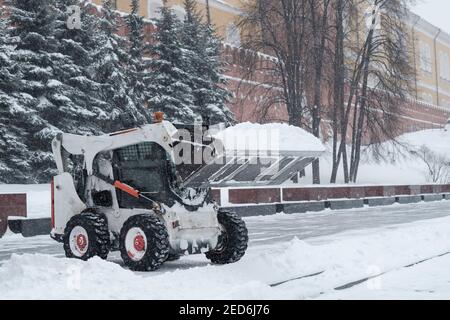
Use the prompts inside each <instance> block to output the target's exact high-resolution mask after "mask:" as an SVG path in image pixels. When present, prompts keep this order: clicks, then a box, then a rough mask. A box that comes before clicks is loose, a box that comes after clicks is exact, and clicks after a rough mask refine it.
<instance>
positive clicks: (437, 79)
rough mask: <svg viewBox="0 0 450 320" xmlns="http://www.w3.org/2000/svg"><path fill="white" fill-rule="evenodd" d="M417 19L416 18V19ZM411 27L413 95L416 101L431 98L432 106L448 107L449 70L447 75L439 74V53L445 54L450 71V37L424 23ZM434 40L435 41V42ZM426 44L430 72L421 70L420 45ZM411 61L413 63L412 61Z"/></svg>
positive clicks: (420, 21)
mask: <svg viewBox="0 0 450 320" xmlns="http://www.w3.org/2000/svg"><path fill="white" fill-rule="evenodd" d="M416 18H417V19H418V17H416ZM417 19H416V21H419V22H415V23H413V24H412V25H411V34H412V35H413V41H414V49H415V50H414V51H413V54H414V55H415V57H414V60H415V61H416V63H415V67H416V73H417V75H416V77H417V91H416V92H415V95H416V96H417V99H418V100H424V101H426V100H428V99H427V97H428V98H429V97H431V99H432V101H426V102H431V103H432V104H437V105H440V106H450V70H448V73H449V75H447V77H445V74H443V73H442V72H441V64H442V63H443V61H442V59H443V58H444V57H441V53H446V54H447V65H448V68H447V69H450V36H449V35H448V34H447V33H445V32H444V31H439V29H438V28H436V27H434V26H432V25H431V24H429V23H428V22H426V21H423V20H417ZM435 38H436V40H435ZM422 44H427V45H428V46H429V48H430V52H431V65H432V68H431V72H428V71H425V70H423V68H422V66H421V45H422ZM414 60H413V61H414Z"/></svg>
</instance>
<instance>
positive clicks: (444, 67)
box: [439, 52, 450, 80]
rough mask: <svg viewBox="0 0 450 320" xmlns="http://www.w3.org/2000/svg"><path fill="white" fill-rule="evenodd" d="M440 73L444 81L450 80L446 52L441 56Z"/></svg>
mask: <svg viewBox="0 0 450 320" xmlns="http://www.w3.org/2000/svg"><path fill="white" fill-rule="evenodd" d="M439 73H440V74H441V78H442V79H444V80H450V66H449V61H448V54H447V53H446V52H440V54H439Z"/></svg>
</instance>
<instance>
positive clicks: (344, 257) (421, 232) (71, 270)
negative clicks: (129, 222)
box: [0, 217, 450, 299]
mask: <svg viewBox="0 0 450 320" xmlns="http://www.w3.org/2000/svg"><path fill="white" fill-rule="evenodd" d="M448 251H450V218H449V217H446V218H441V219H436V220H428V221H421V222H415V223H411V224H405V225H401V226H396V227H393V226H390V227H385V228H378V229H371V230H360V231H352V232H347V233H343V234H341V235H338V236H336V235H335V236H333V237H332V238H331V237H329V238H328V237H323V238H316V239H314V240H310V241H308V242H304V241H300V240H298V239H297V238H294V239H293V240H291V241H290V242H287V243H284V244H281V245H274V246H265V247H264V246H260V247H256V248H254V249H252V250H249V252H248V254H247V255H246V256H245V257H244V258H243V259H242V260H241V261H240V262H238V263H235V264H231V265H225V266H213V265H209V264H208V262H207V261H206V260H205V258H203V257H200V256H199V257H187V258H183V259H182V261H179V262H172V263H167V264H166V265H165V266H164V267H163V268H162V269H161V270H160V271H158V272H156V273H133V272H131V271H129V270H127V269H124V268H123V267H121V266H120V265H119V264H117V263H115V262H112V261H103V260H101V259H98V258H94V259H92V260H90V261H88V262H82V261H79V260H70V259H66V258H57V257H52V256H48V255H42V254H34V255H30V254H25V255H13V256H12V258H11V259H10V260H8V261H7V262H5V263H4V264H3V265H2V266H1V267H0V283H2V286H0V296H1V297H2V298H4V299H18V298H19V299H51V298H58V299H301V298H320V297H321V293H323V292H325V293H333V292H334V291H333V288H335V287H337V286H341V285H344V284H346V283H349V282H352V281H356V280H359V279H363V278H365V277H367V276H371V275H374V274H378V273H380V272H385V271H391V270H395V269H397V268H401V267H402V266H404V265H407V264H410V263H414V262H417V261H419V260H421V259H424V258H428V257H431V256H434V255H438V254H442V253H444V252H448ZM110 259H111V258H110ZM185 260H186V265H183V264H181V263H184V262H185ZM180 264H181V265H180ZM193 265H196V266H195V267H192V266H193ZM173 267H175V268H176V269H175V270H174V271H172V270H173V269H172V268H173ZM186 268H188V269H186ZM171 269H172V270H171ZM321 271H323V273H322V274H320V275H318V276H315V277H309V278H304V279H300V280H296V281H292V282H288V283H285V284H282V285H279V286H275V287H272V286H270V284H274V283H277V282H281V281H284V280H288V279H292V278H296V277H299V276H304V275H308V274H312V273H318V272H321ZM364 285H367V284H362V286H364ZM395 298H401V297H395Z"/></svg>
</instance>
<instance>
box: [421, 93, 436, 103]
mask: <svg viewBox="0 0 450 320" xmlns="http://www.w3.org/2000/svg"><path fill="white" fill-rule="evenodd" d="M421 97H422V101H423V102H426V103H429V104H433V96H432V95H431V93H427V92H422V94H421Z"/></svg>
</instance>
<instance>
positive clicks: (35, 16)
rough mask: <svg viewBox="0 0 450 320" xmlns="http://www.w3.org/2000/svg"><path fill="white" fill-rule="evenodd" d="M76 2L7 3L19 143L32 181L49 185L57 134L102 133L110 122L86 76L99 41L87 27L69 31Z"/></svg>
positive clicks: (15, 0) (12, 0)
mask: <svg viewBox="0 0 450 320" xmlns="http://www.w3.org/2000/svg"><path fill="white" fill-rule="evenodd" d="M73 3H75V1H68V0H27V1H22V0H10V1H9V2H8V4H9V6H10V12H11V14H10V16H9V25H10V26H11V28H9V36H11V37H14V38H15V39H16V47H15V49H14V50H13V51H12V52H11V54H10V59H11V65H14V67H15V75H16V77H17V79H16V84H15V85H14V86H13V87H12V88H10V91H9V93H10V95H12V96H13V97H15V98H16V104H13V106H15V107H14V108H11V107H10V110H9V112H10V117H11V119H14V118H17V117H19V118H20V121H19V119H16V120H14V121H16V122H18V123H19V124H20V125H23V128H24V129H25V132H26V135H25V136H23V137H21V139H20V140H21V142H22V143H23V144H24V145H25V146H26V147H27V154H28V155H27V159H26V164H27V166H28V167H29V168H30V175H29V177H28V182H45V181H48V179H49V178H50V176H51V174H53V173H54V161H53V155H52V153H51V140H52V139H53V138H54V136H55V135H56V134H57V133H58V132H60V131H64V132H71V133H77V134H98V133H99V132H101V129H102V123H105V122H109V121H107V120H108V116H109V115H108V113H107V112H105V110H104V108H105V104H104V103H103V102H102V101H101V100H99V99H97V98H96V96H97V94H96V93H97V91H98V89H99V88H100V85H99V84H98V83H96V82H95V81H92V79H91V77H90V73H89V71H88V70H89V63H90V59H89V57H90V53H89V51H90V49H89V48H90V42H95V40H93V39H89V37H90V36H93V35H94V34H95V33H94V32H92V30H90V29H88V28H89V23H86V24H82V29H81V30H73V31H68V30H67V25H66V21H67V13H66V12H65V10H66V5H67V4H73ZM17 110H20V112H18V111H17ZM14 112H16V113H14ZM30 118H31V119H30ZM13 169H14V170H15V171H18V169H16V168H13Z"/></svg>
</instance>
